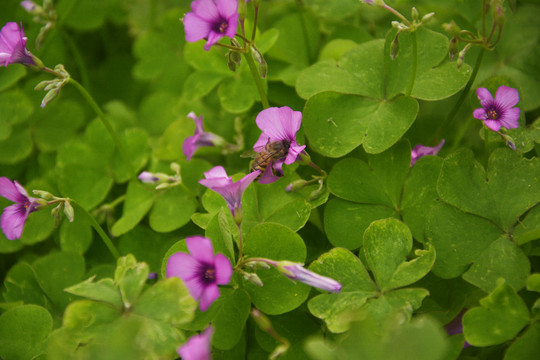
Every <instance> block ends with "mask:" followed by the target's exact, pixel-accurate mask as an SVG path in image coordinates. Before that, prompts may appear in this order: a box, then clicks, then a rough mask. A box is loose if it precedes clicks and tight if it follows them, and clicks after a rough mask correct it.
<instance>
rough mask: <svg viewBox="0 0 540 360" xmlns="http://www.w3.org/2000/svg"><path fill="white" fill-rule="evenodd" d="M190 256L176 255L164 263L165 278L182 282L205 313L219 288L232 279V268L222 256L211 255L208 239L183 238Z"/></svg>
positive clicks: (200, 237)
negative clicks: (178, 279)
mask: <svg viewBox="0 0 540 360" xmlns="http://www.w3.org/2000/svg"><path fill="white" fill-rule="evenodd" d="M186 245H187V248H188V250H189V254H186V253H182V252H177V253H174V254H173V255H171V257H170V258H169V260H168V261H167V277H171V276H176V277H179V278H180V279H182V281H184V283H185V284H186V287H187V288H188V290H189V293H190V294H191V296H192V297H193V298H194V299H195V300H200V301H199V308H200V309H201V311H206V310H207V309H208V308H209V307H210V305H212V303H213V302H214V300H216V299H217V298H218V297H219V288H218V285H226V284H228V283H229V281H230V280H231V276H232V270H233V269H232V266H231V262H230V261H229V259H228V258H227V257H226V256H225V255H223V254H217V255H216V256H214V249H213V247H212V242H211V241H210V239H208V238H205V237H202V236H191V237H187V238H186Z"/></svg>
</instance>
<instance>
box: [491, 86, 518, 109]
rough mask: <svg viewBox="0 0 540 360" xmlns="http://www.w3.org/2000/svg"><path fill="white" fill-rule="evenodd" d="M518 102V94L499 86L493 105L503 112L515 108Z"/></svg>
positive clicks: (509, 88)
mask: <svg viewBox="0 0 540 360" xmlns="http://www.w3.org/2000/svg"><path fill="white" fill-rule="evenodd" d="M518 102H519V92H518V91H517V90H516V89H513V88H511V87H508V86H504V85H503V86H500V87H499V88H498V89H497V93H496V94H495V103H496V104H497V105H499V106H500V107H501V108H502V109H503V110H505V109H508V108H511V107H513V106H515V105H516V104H517V103H518Z"/></svg>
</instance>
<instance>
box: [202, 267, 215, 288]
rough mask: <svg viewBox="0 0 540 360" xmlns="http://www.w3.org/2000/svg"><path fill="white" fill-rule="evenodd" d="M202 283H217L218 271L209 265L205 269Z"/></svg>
mask: <svg viewBox="0 0 540 360" xmlns="http://www.w3.org/2000/svg"><path fill="white" fill-rule="evenodd" d="M202 281H203V282H204V283H205V284H212V283H214V282H215V281H216V269H215V268H214V267H213V266H210V265H207V266H206V268H204V269H203V273H202Z"/></svg>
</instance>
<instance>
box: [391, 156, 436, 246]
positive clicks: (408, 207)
mask: <svg viewBox="0 0 540 360" xmlns="http://www.w3.org/2000/svg"><path fill="white" fill-rule="evenodd" d="M442 163H443V160H442V159H441V158H439V157H436V156H424V157H422V158H420V159H419V160H418V161H417V162H416V163H415V164H414V166H413V167H412V168H411V172H410V174H409V176H408V177H407V180H406V181H405V185H404V187H403V198H402V200H401V215H402V216H403V221H404V222H405V223H406V224H407V226H408V227H409V229H411V232H412V234H413V237H414V238H415V239H416V240H418V241H420V242H424V241H425V240H424V231H425V227H426V218H427V216H428V214H429V212H430V210H431V208H432V207H433V206H435V205H436V204H438V201H439V194H437V180H438V178H439V173H440V171H441V166H442Z"/></svg>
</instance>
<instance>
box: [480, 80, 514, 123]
mask: <svg viewBox="0 0 540 360" xmlns="http://www.w3.org/2000/svg"><path fill="white" fill-rule="evenodd" d="M476 95H477V96H478V100H480V105H482V107H481V108H479V109H476V110H474V112H473V116H474V117H475V118H476V119H479V120H483V121H484V124H485V125H486V126H487V127H488V128H490V129H491V130H493V131H499V129H500V128H501V127H504V128H506V129H516V128H517V127H518V126H519V123H518V119H519V114H520V110H519V108H517V107H514V106H515V105H516V104H517V103H518V102H519V93H518V91H517V90H516V89H513V88H510V87H508V86H500V87H499V88H498V89H497V93H496V94H495V99H493V96H491V93H490V92H489V90H488V89H486V88H478V89H476Z"/></svg>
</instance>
